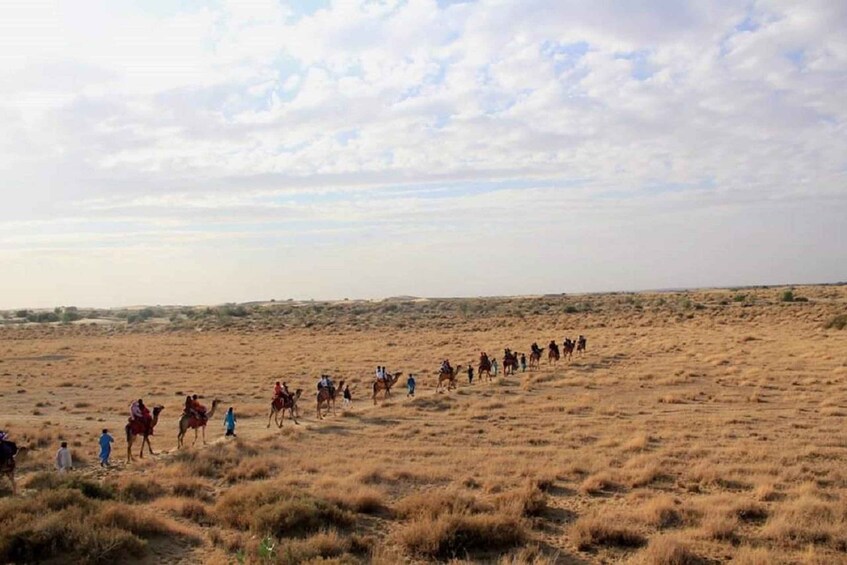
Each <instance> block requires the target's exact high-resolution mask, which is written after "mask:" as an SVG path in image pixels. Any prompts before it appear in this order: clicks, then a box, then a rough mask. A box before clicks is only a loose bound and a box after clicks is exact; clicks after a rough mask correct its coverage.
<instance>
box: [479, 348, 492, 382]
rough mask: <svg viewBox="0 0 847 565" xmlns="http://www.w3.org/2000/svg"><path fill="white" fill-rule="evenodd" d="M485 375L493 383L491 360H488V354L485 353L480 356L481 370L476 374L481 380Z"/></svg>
mask: <svg viewBox="0 0 847 565" xmlns="http://www.w3.org/2000/svg"><path fill="white" fill-rule="evenodd" d="M483 373H485V375H486V376H487V377H488V381H489V382H491V360H489V359H488V354H487V353H485V352H483V353H480V354H479V368H478V370H477V372H476V374H477V375H478V376H479V380H482V375H483Z"/></svg>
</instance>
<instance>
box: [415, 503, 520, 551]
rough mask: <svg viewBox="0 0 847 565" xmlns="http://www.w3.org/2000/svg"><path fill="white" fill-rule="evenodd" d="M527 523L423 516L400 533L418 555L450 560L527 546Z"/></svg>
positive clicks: (488, 516)
mask: <svg viewBox="0 0 847 565" xmlns="http://www.w3.org/2000/svg"><path fill="white" fill-rule="evenodd" d="M526 539H527V527H526V525H525V523H524V522H523V520H521V519H520V518H516V517H514V516H508V515H505V514H444V515H441V516H438V517H436V518H433V517H426V516H424V517H420V518H418V519H416V520H413V521H411V522H410V523H409V524H407V525H406V526H405V527H404V528H403V529H401V530H400V532H399V533H398V541H399V542H400V544H401V545H402V546H403V547H405V548H406V549H407V550H409V551H410V552H411V553H413V554H415V555H419V556H422V557H428V558H436V559H449V558H453V557H459V556H462V557H463V556H465V555H467V554H469V553H474V552H479V551H501V550H504V549H509V548H511V547H515V546H517V545H520V544H521V543H524V541H526Z"/></svg>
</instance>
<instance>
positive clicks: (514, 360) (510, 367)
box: [503, 349, 518, 375]
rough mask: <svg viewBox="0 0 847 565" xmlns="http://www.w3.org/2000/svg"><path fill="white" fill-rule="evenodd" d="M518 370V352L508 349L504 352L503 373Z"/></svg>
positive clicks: (508, 373) (509, 373)
mask: <svg viewBox="0 0 847 565" xmlns="http://www.w3.org/2000/svg"><path fill="white" fill-rule="evenodd" d="M517 370H518V354H517V353H512V352H511V351H510V350H508V349H506V350H505V351H504V352H503V374H504V375H511V374H513V373H515V372H516V371H517Z"/></svg>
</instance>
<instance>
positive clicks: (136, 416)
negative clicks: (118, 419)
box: [129, 398, 153, 426]
mask: <svg viewBox="0 0 847 565" xmlns="http://www.w3.org/2000/svg"><path fill="white" fill-rule="evenodd" d="M129 413H130V420H136V421H138V422H141V423H143V424H144V425H145V426H149V425H150V423H151V422H152V421H153V417H152V416H151V415H150V410H148V409H147V407H146V406H144V401H143V400H141V399H140V398H139V399H138V400H136V401H135V402H133V403H132V404H131V405H130V407H129Z"/></svg>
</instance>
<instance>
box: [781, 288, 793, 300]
mask: <svg viewBox="0 0 847 565" xmlns="http://www.w3.org/2000/svg"><path fill="white" fill-rule="evenodd" d="M782 301H783V302H794V291H791V290H786V291H785V292H783V293H782Z"/></svg>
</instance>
